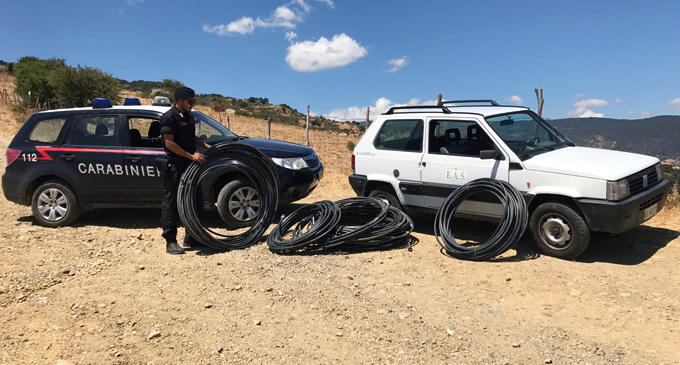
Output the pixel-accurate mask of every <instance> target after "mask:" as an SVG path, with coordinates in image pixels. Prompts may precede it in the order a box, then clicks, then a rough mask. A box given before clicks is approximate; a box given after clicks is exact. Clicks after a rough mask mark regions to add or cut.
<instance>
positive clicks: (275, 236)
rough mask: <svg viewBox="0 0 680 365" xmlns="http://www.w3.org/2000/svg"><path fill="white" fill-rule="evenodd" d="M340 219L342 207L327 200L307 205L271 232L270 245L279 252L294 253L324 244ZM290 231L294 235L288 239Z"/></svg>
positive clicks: (268, 241) (274, 250)
mask: <svg viewBox="0 0 680 365" xmlns="http://www.w3.org/2000/svg"><path fill="white" fill-rule="evenodd" d="M338 222H340V208H338V206H337V205H335V203H333V202H332V201H328V200H324V201H320V202H316V203H312V204H308V205H305V206H303V207H301V208H299V209H298V210H296V211H295V212H293V213H291V214H290V215H288V216H287V217H283V218H281V222H279V224H278V225H277V226H276V227H275V228H274V230H272V231H271V232H270V233H269V237H267V244H268V245H269V250H270V251H272V252H275V253H281V254H285V253H291V252H294V251H299V250H302V249H305V248H311V247H314V246H319V245H323V244H324V243H325V242H326V239H327V238H328V236H329V235H332V234H333V233H334V231H335V228H336V226H337V225H338ZM288 234H291V235H292V238H284V237H286V236H287V235H288Z"/></svg>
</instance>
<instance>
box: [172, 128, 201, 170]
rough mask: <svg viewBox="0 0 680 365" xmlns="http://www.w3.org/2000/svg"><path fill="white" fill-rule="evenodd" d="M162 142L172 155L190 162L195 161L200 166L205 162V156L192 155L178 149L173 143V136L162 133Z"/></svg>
mask: <svg viewBox="0 0 680 365" xmlns="http://www.w3.org/2000/svg"><path fill="white" fill-rule="evenodd" d="M163 140H164V141H165V147H167V148H168V149H169V150H170V151H172V152H173V153H174V154H176V155H178V156H182V157H184V158H186V159H188V160H191V161H196V162H198V163H201V164H202V163H204V162H205V156H203V155H202V154H200V153H198V152H196V153H194V154H193V155H192V154H191V153H189V152H187V151H185V150H183V149H182V147H180V146H179V145H178V144H177V143H175V135H174V134H167V133H164V134H163Z"/></svg>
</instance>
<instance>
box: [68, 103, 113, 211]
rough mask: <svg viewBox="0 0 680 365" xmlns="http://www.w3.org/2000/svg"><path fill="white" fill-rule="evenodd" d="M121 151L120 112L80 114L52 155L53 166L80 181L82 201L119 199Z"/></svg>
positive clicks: (111, 200)
mask: <svg viewBox="0 0 680 365" xmlns="http://www.w3.org/2000/svg"><path fill="white" fill-rule="evenodd" d="M123 152H124V147H123V146H122V143H121V116H120V115H114V114H102V115H91V114H90V115H80V116H78V117H77V118H76V120H75V122H74V123H73V126H72V127H71V130H70V132H69V135H68V136H67V138H66V140H65V143H64V147H63V148H61V149H60V150H59V152H58V153H57V155H56V156H55V157H56V158H55V160H56V164H55V169H60V170H62V171H63V173H64V174H65V175H66V174H67V175H70V176H74V175H75V176H77V177H78V178H79V179H80V180H81V181H82V186H84V187H85V189H83V191H82V192H81V193H82V194H81V195H82V196H79V197H78V198H79V199H80V200H81V202H82V203H98V202H99V203H107V202H122V201H124V200H125V176H124V169H123Z"/></svg>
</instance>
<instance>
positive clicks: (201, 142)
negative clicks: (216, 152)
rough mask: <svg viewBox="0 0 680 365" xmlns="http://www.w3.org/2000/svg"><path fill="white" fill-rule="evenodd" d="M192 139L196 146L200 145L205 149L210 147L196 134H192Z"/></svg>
mask: <svg viewBox="0 0 680 365" xmlns="http://www.w3.org/2000/svg"><path fill="white" fill-rule="evenodd" d="M194 141H195V142H196V146H198V147H201V148H203V149H206V150H207V149H208V148H210V145H209V144H207V143H205V142H203V140H202V139H200V138H198V137H197V136H194Z"/></svg>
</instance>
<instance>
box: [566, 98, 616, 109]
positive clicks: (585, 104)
mask: <svg viewBox="0 0 680 365" xmlns="http://www.w3.org/2000/svg"><path fill="white" fill-rule="evenodd" d="M607 105H609V102H608V101H606V100H602V99H585V100H579V101H577V102H575V103H574V106H575V107H577V108H590V107H594V106H607Z"/></svg>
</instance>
